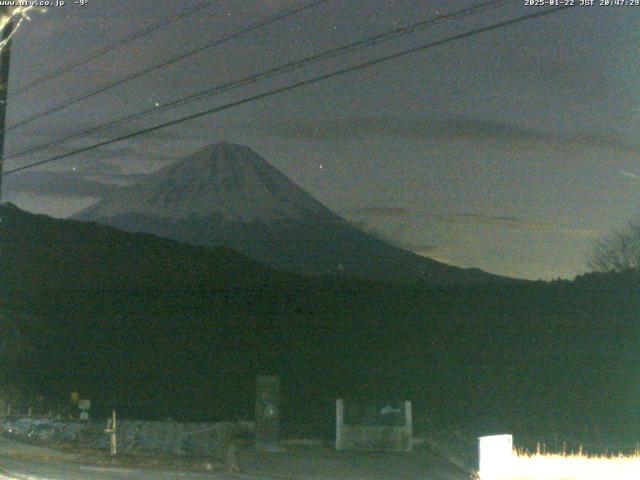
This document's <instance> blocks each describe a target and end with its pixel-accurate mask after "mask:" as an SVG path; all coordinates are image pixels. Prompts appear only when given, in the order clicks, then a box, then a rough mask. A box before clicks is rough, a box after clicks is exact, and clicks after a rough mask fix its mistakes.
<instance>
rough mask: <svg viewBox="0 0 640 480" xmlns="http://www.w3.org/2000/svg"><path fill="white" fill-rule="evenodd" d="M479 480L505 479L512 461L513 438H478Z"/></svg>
mask: <svg viewBox="0 0 640 480" xmlns="http://www.w3.org/2000/svg"><path fill="white" fill-rule="evenodd" d="M478 448H479V453H480V460H479V469H478V470H479V472H478V473H479V476H480V480H497V479H500V478H506V477H505V475H506V474H507V473H508V472H509V470H510V468H511V462H512V460H513V436H512V435H491V436H487V437H480V438H478Z"/></svg>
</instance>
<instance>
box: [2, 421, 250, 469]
mask: <svg viewBox="0 0 640 480" xmlns="http://www.w3.org/2000/svg"><path fill="white" fill-rule="evenodd" d="M106 426H107V423H106V421H100V422H99V421H90V422H78V421H71V420H69V421H67V420H59V419H43V418H36V417H13V418H8V419H6V420H5V422H4V424H3V432H4V435H8V436H14V437H16V438H19V439H22V440H28V441H33V442H38V443H67V444H75V445H78V446H80V447H83V448H95V449H102V450H108V449H109V435H108V434H107V433H105V432H104V430H105V428H106ZM117 427H118V428H117V441H118V451H119V452H134V451H135V452H149V453H162V454H171V455H179V456H193V457H209V458H215V459H222V458H223V457H224V451H225V449H226V448H227V446H228V444H229V443H230V442H231V440H232V439H234V438H237V437H239V436H241V435H249V434H250V430H251V424H236V423H231V422H220V423H179V422H172V421H135V420H119V421H118V423H117Z"/></svg>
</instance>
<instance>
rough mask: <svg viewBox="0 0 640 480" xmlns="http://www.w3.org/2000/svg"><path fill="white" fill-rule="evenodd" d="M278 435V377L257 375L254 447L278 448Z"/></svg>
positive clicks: (263, 448) (264, 448) (261, 448)
mask: <svg viewBox="0 0 640 480" xmlns="http://www.w3.org/2000/svg"><path fill="white" fill-rule="evenodd" d="M279 435H280V377H278V376H277V375H258V377H257V379H256V447H258V449H260V450H278V449H279V447H278V440H279Z"/></svg>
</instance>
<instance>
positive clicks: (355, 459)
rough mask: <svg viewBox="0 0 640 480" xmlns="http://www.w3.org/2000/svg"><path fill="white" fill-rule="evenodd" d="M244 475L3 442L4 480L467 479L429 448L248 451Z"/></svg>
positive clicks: (0, 466)
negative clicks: (96, 460) (117, 461)
mask: <svg viewBox="0 0 640 480" xmlns="http://www.w3.org/2000/svg"><path fill="white" fill-rule="evenodd" d="M240 465H241V467H242V469H243V473H240V474H235V475H227V474H224V473H220V472H213V471H212V472H201V473H196V472H181V471H177V470H171V471H169V470H157V469H145V468H135V467H115V466H113V467H112V466H98V465H87V464H83V463H81V462H79V460H78V458H77V457H75V456H74V455H73V454H68V453H62V452H57V451H54V450H50V449H47V448H40V447H36V446H33V445H25V444H22V443H17V442H12V441H10V440H7V439H4V438H2V437H0V480H124V479H128V480H152V479H153V480H227V479H228V480H335V479H340V480H396V479H406V480H418V479H419V480H468V479H469V478H470V477H469V474H468V473H466V472H464V471H463V470H462V469H461V468H460V467H457V466H455V465H453V464H452V462H450V461H448V460H446V459H444V458H443V457H442V456H440V455H435V454H433V453H432V451H431V450H429V449H421V450H418V451H417V452H411V453H406V454H373V453H372V454H366V453H353V452H335V450H332V449H329V448H324V449H323V448H295V447H291V448H287V449H286V451H284V452H283V453H269V452H259V451H256V450H255V449H248V450H245V451H243V452H242V453H241V455H240Z"/></svg>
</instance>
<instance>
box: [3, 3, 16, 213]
mask: <svg viewBox="0 0 640 480" xmlns="http://www.w3.org/2000/svg"><path fill="white" fill-rule="evenodd" d="M10 8H11V7H0V15H7V14H8V13H9V9H10ZM14 26H15V25H14V22H13V21H10V22H9V23H8V24H7V26H6V27H5V28H4V29H3V31H2V40H6V39H7V38H9V36H10V35H11V32H12V31H13V28H14ZM10 60H11V40H9V41H8V42H7V44H6V45H5V46H4V48H3V49H2V51H0V203H2V176H1V174H2V171H3V164H4V138H5V135H4V131H5V119H6V115H7V93H8V92H9V61H10Z"/></svg>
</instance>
